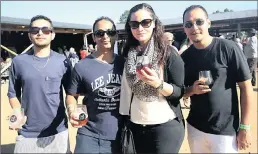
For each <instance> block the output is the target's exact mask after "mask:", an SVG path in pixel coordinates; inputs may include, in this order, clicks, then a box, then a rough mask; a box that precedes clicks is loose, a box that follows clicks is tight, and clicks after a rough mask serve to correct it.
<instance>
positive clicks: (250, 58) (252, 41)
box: [244, 28, 257, 86]
mask: <svg viewBox="0 0 258 154" xmlns="http://www.w3.org/2000/svg"><path fill="white" fill-rule="evenodd" d="M255 35H256V30H255V29H253V28H252V29H251V31H250V33H249V40H248V42H247V43H246V46H245V48H244V53H245V56H246V58H247V63H248V66H249V69H250V72H251V74H252V85H253V86H255V84H256V66H257V37H256V36H255Z"/></svg>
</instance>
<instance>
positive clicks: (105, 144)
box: [74, 133, 119, 153]
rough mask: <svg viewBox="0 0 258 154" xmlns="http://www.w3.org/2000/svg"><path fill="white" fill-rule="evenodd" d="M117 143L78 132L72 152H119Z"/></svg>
mask: <svg viewBox="0 0 258 154" xmlns="http://www.w3.org/2000/svg"><path fill="white" fill-rule="evenodd" d="M118 143H119V141H114V140H103V139H99V138H94V137H91V136H86V135H83V134H80V133H78V134H77V136H76V145H75V150H74V153H119V144H118Z"/></svg>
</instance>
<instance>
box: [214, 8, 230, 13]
mask: <svg viewBox="0 0 258 154" xmlns="http://www.w3.org/2000/svg"><path fill="white" fill-rule="evenodd" d="M224 12H233V10H232V9H231V10H229V9H228V8H225V9H224ZM216 13H222V12H221V11H219V10H217V11H216V12H213V13H212V14H216Z"/></svg>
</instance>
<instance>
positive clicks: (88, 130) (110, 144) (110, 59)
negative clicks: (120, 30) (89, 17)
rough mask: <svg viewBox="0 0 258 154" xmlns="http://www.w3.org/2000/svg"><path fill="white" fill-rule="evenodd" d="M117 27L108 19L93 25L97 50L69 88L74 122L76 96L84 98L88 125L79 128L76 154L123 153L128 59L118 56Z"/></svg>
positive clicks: (76, 69) (83, 62)
mask: <svg viewBox="0 0 258 154" xmlns="http://www.w3.org/2000/svg"><path fill="white" fill-rule="evenodd" d="M116 39H117V32H116V26H115V24H114V22H113V21H112V20H111V19H110V18H108V17H100V18H98V19H97V20H96V21H95V22H94V24H93V40H94V42H95V43H96V44H97V45H98V48H97V51H96V52H94V53H92V54H90V55H89V56H87V57H86V58H84V59H82V60H81V61H79V62H78V63H77V64H75V67H74V69H73V72H72V80H71V83H70V86H69V89H68V96H67V100H66V103H67V106H68V114H69V117H70V122H71V124H72V125H77V124H78V121H75V120H73V119H76V117H75V113H74V112H73V109H74V108H75V105H76V103H77V102H76V99H75V97H78V96H79V95H83V96H84V99H83V104H84V105H86V107H87V111H88V122H87V124H86V125H85V126H82V127H81V128H79V129H78V132H77V137H76V146H75V151H74V153H119V151H118V150H119V138H117V137H119V136H120V135H119V130H120V129H119V126H120V119H121V118H120V116H119V112H118V109H119V102H120V86H121V76H122V71H123V64H124V59H123V58H122V57H121V56H118V55H116V54H114V44H115V40H116Z"/></svg>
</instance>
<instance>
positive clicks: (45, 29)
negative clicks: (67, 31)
mask: <svg viewBox="0 0 258 154" xmlns="http://www.w3.org/2000/svg"><path fill="white" fill-rule="evenodd" d="M40 30H41V31H42V33H43V34H46V35H47V34H50V33H52V32H53V30H52V29H51V28H49V27H31V28H30V29H29V33H31V34H38V33H39V31H40Z"/></svg>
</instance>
